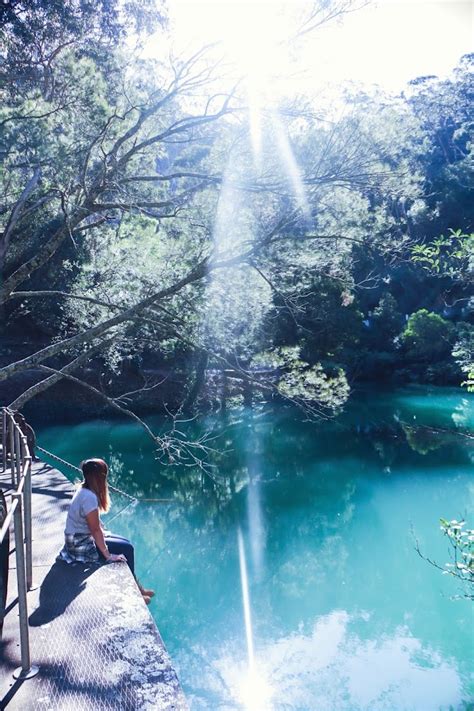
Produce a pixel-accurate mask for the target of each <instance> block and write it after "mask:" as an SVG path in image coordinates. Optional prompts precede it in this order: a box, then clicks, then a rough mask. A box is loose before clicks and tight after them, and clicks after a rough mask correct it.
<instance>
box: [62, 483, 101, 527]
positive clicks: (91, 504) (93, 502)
mask: <svg viewBox="0 0 474 711" xmlns="http://www.w3.org/2000/svg"><path fill="white" fill-rule="evenodd" d="M98 508H99V500H98V498H97V496H96V494H94V492H93V491H91V490H90V489H84V488H82V487H81V488H80V489H78V490H77V491H76V493H75V494H74V496H73V498H72V501H71V505H70V507H69V511H68V514H67V519H66V528H65V529H64V533H67V534H74V533H84V534H87V533H90V529H89V526H88V525H87V521H86V516H87V514H90V513H91V511H94V510H95V509H98Z"/></svg>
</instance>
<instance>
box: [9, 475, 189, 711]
mask: <svg viewBox="0 0 474 711" xmlns="http://www.w3.org/2000/svg"><path fill="white" fill-rule="evenodd" d="M33 489H34V493H33V537H34V542H33V545H34V547H33V550H34V579H35V582H36V583H38V584H39V585H40V587H39V588H38V589H37V590H34V591H31V592H29V593H28V610H29V614H30V630H29V631H30V646H31V660H32V663H34V664H36V665H37V666H39V667H40V673H39V674H38V675H37V676H36V677H34V678H33V679H29V680H26V681H23V682H16V681H15V680H14V679H13V677H12V676H11V673H12V671H13V669H14V668H16V667H18V666H19V665H20V649H19V631H18V607H17V603H16V601H15V597H16V580H15V572H16V571H15V570H14V566H13V565H12V566H11V569H10V581H9V590H10V598H9V601H8V604H9V607H7V615H6V617H5V624H4V632H3V640H2V647H1V651H2V667H3V680H2V685H1V687H0V693H1V695H0V699H1V702H0V707H1V708H7V707H8V709H12V710H13V709H19V710H20V709H21V710H22V711H25V710H28V709H43V710H48V711H50V710H51V711H53V710H61V711H63V710H64V711H66V710H68V711H69V710H70V711H82V709H84V710H85V709H120V710H122V709H123V710H125V711H128V710H130V711H131V710H132V709H134V710H135V709H136V710H138V709H143V710H148V709H149V710H151V709H154V710H161V709H163V711H171V710H172V709H173V710H176V711H185V710H186V709H187V708H188V706H187V704H186V701H185V698H184V695H183V693H182V691H181V688H180V685H179V681H178V678H177V675H176V672H175V671H174V669H173V667H172V664H171V661H170V659H169V656H168V653H167V651H166V649H165V647H164V644H163V641H162V639H161V637H160V634H159V632H158V629H157V627H156V625H155V622H154V620H153V618H152V617H151V615H150V613H149V611H148V608H147V607H146V605H145V603H144V602H143V599H142V597H141V595H140V593H139V591H138V588H137V586H136V584H135V581H134V579H133V576H132V574H131V573H130V570H129V569H128V567H127V566H126V565H125V564H111V565H103V566H95V565H81V564H74V565H68V564H67V563H63V562H59V563H56V562H55V556H56V553H57V551H58V550H59V548H60V547H61V544H62V530H63V528H64V521H65V510H66V509H67V505H68V501H69V498H70V497H71V495H72V487H71V484H70V483H69V482H68V481H67V479H66V478H65V477H64V476H63V475H62V474H60V472H58V471H57V470H54V469H52V468H50V467H47V466H46V465H43V464H41V463H40V464H36V465H35V475H34V479H33ZM11 559H12V563H14V556H11Z"/></svg>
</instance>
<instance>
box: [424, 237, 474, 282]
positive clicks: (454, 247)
mask: <svg viewBox="0 0 474 711" xmlns="http://www.w3.org/2000/svg"><path fill="white" fill-rule="evenodd" d="M411 252H412V259H413V261H414V262H415V263H417V264H420V265H421V266H422V267H423V268H424V269H426V270H427V271H429V272H430V273H433V274H436V275H437V276H448V277H450V278H452V279H459V278H464V277H465V276H467V275H468V274H472V270H473V268H474V233H470V234H463V232H462V230H460V229H458V230H450V234H449V235H448V236H446V237H444V236H443V235H442V236H441V237H437V238H436V239H434V240H433V241H432V242H430V243H429V244H415V245H414V246H413V247H412V250H411Z"/></svg>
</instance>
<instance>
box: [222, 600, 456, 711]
mask: <svg viewBox="0 0 474 711" xmlns="http://www.w3.org/2000/svg"><path fill="white" fill-rule="evenodd" d="M364 626H365V627H370V615H369V614H367V613H365V614H364V613H361V614H359V615H357V616H351V615H349V614H348V613H347V612H346V611H341V610H339V611H334V612H331V613H330V614H328V615H326V616H324V617H322V618H320V619H319V620H317V621H316V623H315V624H314V626H313V628H312V630H311V631H310V633H309V634H307V635H305V634H292V635H289V636H287V637H282V638H280V639H277V640H273V641H271V642H267V643H266V644H265V645H263V646H262V648H261V650H260V657H261V659H262V660H264V662H262V669H263V670H264V673H265V674H266V675H267V678H268V679H269V680H270V683H271V687H272V693H273V697H274V698H275V699H278V702H277V705H276V706H275V708H276V709H287V710H288V711H289V710H291V711H310V710H314V709H319V710H321V711H348V710H349V709H350V711H394V709H396V710H397V711H404V710H408V709H423V710H424V711H435V710H436V711H438V710H439V709H446V711H447V710H448V709H454V708H458V707H460V706H461V704H462V701H463V696H462V683H461V679H460V676H459V672H458V670H457V669H456V665H455V664H454V662H453V661H452V660H447V659H443V658H442V656H441V655H440V654H439V652H437V651H436V650H434V649H432V648H430V647H429V646H424V645H423V643H422V642H421V640H419V639H416V638H415V637H413V636H412V635H411V633H410V630H409V629H408V628H405V627H403V628H402V627H401V628H398V629H396V630H395V631H394V632H393V635H392V636H384V637H382V638H380V639H379V638H376V639H371V638H369V639H365V638H364V637H363V636H359V635H358V634H357V633H356V632H355V631H354V628H355V629H357V628H360V627H364ZM214 667H215V669H216V671H218V673H219V675H220V676H221V677H222V679H223V681H224V683H225V685H226V686H227V688H228V689H230V690H231V691H232V690H234V689H235V688H236V683H237V679H238V678H239V674H240V673H241V667H240V665H239V661H238V660H236V659H235V658H233V657H232V656H229V655H227V654H226V653H225V652H224V653H223V655H222V656H221V657H219V658H218V659H216V661H215V662H214ZM225 708H226V709H231V708H236V709H237V708H238V706H231V705H226V706H225ZM249 708H250V707H249ZM251 708H254V709H258V711H264V709H265V708H266V707H265V706H254V707H251Z"/></svg>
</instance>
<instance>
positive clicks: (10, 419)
mask: <svg viewBox="0 0 474 711" xmlns="http://www.w3.org/2000/svg"><path fill="white" fill-rule="evenodd" d="M8 429H9V430H10V431H9V437H8V439H9V443H10V469H11V473H12V484H13V486H15V484H16V483H18V482H16V481H15V427H14V424H13V417H12V416H11V415H10V413H8Z"/></svg>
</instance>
